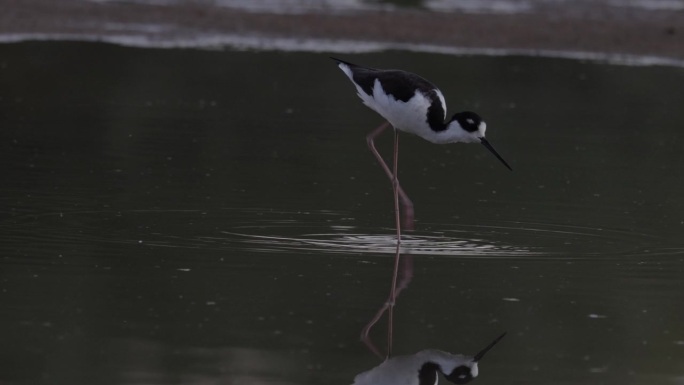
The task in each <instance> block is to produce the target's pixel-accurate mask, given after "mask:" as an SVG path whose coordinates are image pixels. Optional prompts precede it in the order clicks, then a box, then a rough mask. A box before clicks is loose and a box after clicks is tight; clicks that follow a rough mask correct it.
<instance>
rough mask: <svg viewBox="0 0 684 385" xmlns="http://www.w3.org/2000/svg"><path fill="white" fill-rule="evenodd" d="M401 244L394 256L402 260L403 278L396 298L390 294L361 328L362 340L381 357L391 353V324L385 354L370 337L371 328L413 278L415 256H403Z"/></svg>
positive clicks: (397, 287)
mask: <svg viewBox="0 0 684 385" xmlns="http://www.w3.org/2000/svg"><path fill="white" fill-rule="evenodd" d="M399 250H400V249H399V245H397V249H396V254H395V256H394V260H395V261H399V260H401V261H402V263H401V265H400V266H401V268H400V273H401V274H400V276H401V278H400V279H399V280H398V283H397V285H396V289H395V292H394V299H392V297H391V296H390V298H387V301H386V302H385V303H384V304H383V305H382V306H381V307H380V309H378V311H377V312H376V313H375V316H373V318H372V319H371V320H370V322H369V323H368V325H366V326H365V327H364V328H363V329H362V330H361V341H362V342H363V343H364V344H365V345H366V347H368V349H369V350H370V351H371V352H373V354H375V355H376V356H378V357H380V358H381V359H388V358H389V356H390V353H391V338H392V337H391V335H392V332H391V325H389V328H388V335H389V339H388V351H387V354H386V355H383V354H382V353H380V350H379V349H378V348H377V347H376V346H375V344H374V343H373V341H372V340H371V339H370V336H369V334H370V330H371V329H372V328H373V326H375V324H376V323H377V322H378V321H379V320H380V318H382V315H383V314H384V313H385V312H386V311H387V310H388V309H389V308H390V306H391V305H394V301H396V299H397V297H399V294H400V293H401V292H402V290H404V289H406V288H407V287H408V285H409V283H410V282H411V280H412V279H413V256H412V255H410V254H408V255H404V256H401V255H400V254H399Z"/></svg>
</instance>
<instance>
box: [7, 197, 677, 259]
mask: <svg viewBox="0 0 684 385" xmlns="http://www.w3.org/2000/svg"><path fill="white" fill-rule="evenodd" d="M358 222H360V220H358V219H355V218H352V217H350V216H349V213H346V212H335V211H277V210H271V209H263V208H221V209H218V210H213V211H204V210H163V209H157V210H128V211H113V210H111V211H107V210H100V211H96V210H93V211H85V210H84V211H74V212H59V213H54V212H53V213H42V214H36V215H26V216H17V217H14V218H12V219H11V220H9V221H5V222H4V223H2V224H0V227H3V228H4V231H3V234H4V236H5V237H7V242H6V244H8V245H12V244H13V245H16V246H17V247H19V245H24V246H26V245H31V244H34V245H38V244H40V245H43V246H44V247H46V248H51V249H52V248H55V247H57V248H61V247H64V246H68V247H70V248H78V246H79V245H80V246H92V245H93V244H103V245H108V244H109V245H112V244H118V245H135V247H139V246H141V245H143V246H146V247H150V248H181V249H182V248H187V249H204V250H223V251H226V250H232V251H235V250H237V251H248V252H264V253H335V254H339V253H345V254H386V255H393V254H394V253H395V252H396V236H395V234H394V230H393V229H392V228H378V227H374V226H356V223H358ZM417 227H418V228H419V229H420V230H419V231H413V232H405V233H404V234H403V236H402V243H401V252H402V253H406V254H416V255H434V256H447V257H459V258H468V257H478V258H481V257H486V258H511V257H515V258H543V259H584V258H620V257H625V256H634V255H646V254H648V255H675V254H677V255H679V254H682V253H684V251H683V250H682V248H681V247H679V246H678V245H667V243H663V242H661V239H660V238H659V237H658V236H655V235H650V234H643V233H641V234H640V233H634V232H631V231H627V230H622V229H602V228H592V227H583V226H578V225H567V224H554V223H543V222H536V223H532V222H520V221H515V222H513V221H508V222H507V221H490V222H480V223H477V224H475V223H462V222H459V223H419V224H418V226H417ZM37 234H39V235H37ZM38 241H40V242H38ZM26 247H36V246H26ZM131 247H133V246H131ZM50 251H51V250H50Z"/></svg>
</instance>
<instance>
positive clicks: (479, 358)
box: [473, 159, 510, 362]
mask: <svg viewBox="0 0 684 385" xmlns="http://www.w3.org/2000/svg"><path fill="white" fill-rule="evenodd" d="M501 161H502V162H503V159H502V160H501ZM504 163H506V162H504ZM509 168H510V167H509ZM505 335H506V332H504V334H502V335H500V336H498V337H496V339H495V340H494V341H493V342H492V343H491V344H489V345H487V347H486V348H484V349H482V350H480V352H479V353H477V354H476V355H475V357H473V361H475V362H478V361H480V360H481V359H482V357H484V355H485V354H486V353H487V352H488V351H489V349H491V348H493V347H494V345H496V343H497V342H499V341H501V339H502V338H504V336H505Z"/></svg>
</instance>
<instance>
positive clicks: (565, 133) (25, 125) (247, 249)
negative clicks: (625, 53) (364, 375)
mask: <svg viewBox="0 0 684 385" xmlns="http://www.w3.org/2000/svg"><path fill="white" fill-rule="evenodd" d="M0 58H1V59H0V85H1V87H0V175H2V178H3V181H4V183H2V184H1V185H0V189H1V190H0V191H1V192H2V194H1V195H0V197H1V199H2V211H1V215H2V217H1V220H0V227H1V230H2V231H1V232H0V253H1V254H0V269H1V270H0V303H1V304H2V306H0V312H1V313H0V315H1V316H0V330H2V331H1V332H0V383H2V384H34V383H35V384H43V383H44V384H174V383H183V384H189V383H192V384H321V383H330V384H333V383H339V384H346V383H351V381H352V379H353V377H354V375H355V374H356V373H358V372H361V371H363V370H366V369H368V368H370V367H372V366H374V365H377V364H379V361H378V360H377V359H376V358H375V357H374V356H372V355H371V354H370V353H369V352H368V351H367V350H366V349H365V347H364V346H363V345H362V344H361V343H360V342H358V334H359V332H360V329H361V327H362V326H363V325H364V324H365V323H366V322H367V321H368V319H369V318H370V316H371V315H372V314H373V313H374V312H375V310H376V309H377V307H378V306H379V305H380V304H381V303H382V302H383V301H384V300H385V297H386V295H387V289H388V286H389V278H390V276H389V275H390V269H391V265H392V257H393V248H392V237H391V236H392V233H393V213H392V202H391V189H390V184H389V182H388V181H387V180H386V179H385V177H384V175H383V174H382V171H381V169H380V168H379V167H378V166H377V164H375V162H374V159H373V157H372V155H371V154H370V153H369V152H368V151H367V149H366V147H365V135H366V133H367V132H368V131H369V130H370V129H372V128H374V127H375V126H376V125H378V124H379V123H380V122H381V120H380V118H379V117H378V116H376V115H375V114H374V113H373V112H372V111H370V110H368V109H366V108H365V107H363V106H362V105H361V104H360V102H359V101H358V99H357V98H356V96H355V95H354V91H353V89H352V86H351V85H350V84H349V83H348V80H347V79H346V78H345V77H344V76H343V74H342V73H341V72H340V71H339V70H338V69H337V68H336V67H335V65H334V63H333V62H332V61H330V60H329V59H328V58H327V56H326V55H324V54H301V53H297V54H285V53H252V52H231V51H224V52H221V51H214V52H211V51H194V50H141V49H131V48H120V47H114V46H108V45H100V44H81V43H21V44H11V45H2V46H0ZM346 58H348V59H349V60H351V61H356V62H360V63H364V64H368V65H373V66H377V67H392V66H400V67H402V68H405V69H410V70H413V71H415V72H418V73H421V74H424V75H426V76H427V77H428V78H429V79H430V80H432V81H434V82H435V83H437V84H439V85H440V87H441V89H442V91H443V92H444V94H445V96H446V98H447V101H448V103H447V104H448V105H449V106H451V107H450V108H451V110H450V112H451V113H453V112H454V108H457V109H472V110H475V111H478V112H480V113H481V114H482V115H483V116H484V117H485V118H486V119H487V121H488V123H489V125H488V127H489V131H488V138H489V140H490V141H491V142H492V143H493V144H494V145H495V146H496V147H497V149H498V150H499V152H500V153H501V154H502V155H503V156H504V157H505V158H506V159H507V160H508V162H509V163H511V165H512V167H513V168H514V170H515V171H514V172H509V171H508V170H506V169H505V168H504V167H503V166H502V165H501V164H500V163H499V162H498V161H497V160H496V159H495V158H494V157H493V156H491V154H489V153H488V152H487V151H486V150H485V149H484V148H482V146H475V145H449V146H436V145H432V144H429V143H427V142H424V141H422V140H419V139H417V138H413V137H409V136H406V135H405V136H403V137H402V154H401V159H400V168H401V180H402V184H403V186H404V188H405V189H406V190H407V192H408V193H409V195H410V196H411V197H412V199H413V201H414V202H415V204H416V231H415V232H413V233H411V234H410V238H409V239H408V241H407V243H406V245H407V246H406V250H405V252H406V253H411V254H413V255H414V263H415V276H414V279H413V281H412V282H411V284H410V286H409V288H408V289H407V290H406V291H405V292H403V293H402V296H401V298H400V299H399V303H398V307H397V311H396V322H397V324H396V331H395V333H396V334H395V349H396V350H395V351H396V353H413V352H415V351H417V350H420V349H424V348H428V347H430V348H441V349H444V350H448V351H451V352H456V353H469V354H472V353H475V352H476V351H477V350H478V349H480V348H481V347H482V346H483V345H484V344H486V343H487V342H489V341H490V340H491V339H492V338H494V337H495V336H496V335H498V334H499V333H501V332H502V331H508V333H509V335H508V336H507V337H506V338H505V339H504V340H503V341H502V342H501V343H500V345H499V346H497V347H496V349H495V350H493V351H492V353H490V355H489V356H488V357H487V359H486V361H485V362H483V363H482V365H481V366H480V371H481V375H480V377H479V378H478V379H477V383H478V384H482V385H484V384H684V310H683V309H684V308H683V307H682V304H684V236H683V235H684V204H683V203H682V202H683V200H682V196H684V180H683V178H682V172H683V171H684V158H683V157H682V148H683V146H684V136H683V134H682V132H683V131H682V127H684V109H682V105H684V88H683V87H680V86H677V85H680V84H683V82H684V71H683V70H682V69H673V68H663V67H641V68H633V67H619V66H609V65H602V64H595V63H582V62H575V61H569V60H552V59H538V58H537V59H532V58H519V57H510V58H482V57H449V56H440V55H429V54H410V53H384V54H375V55H362V56H361V55H358V56H353V55H352V56H347V57H346ZM390 137H391V136H389V135H388V136H387V137H385V138H384V140H383V141H381V147H382V151H387V150H389V145H390V144H391V140H390ZM383 335H384V331H383V326H382V325H381V326H379V327H378V328H377V329H376V330H375V332H374V338H375V340H376V342H378V344H379V345H382V344H383Z"/></svg>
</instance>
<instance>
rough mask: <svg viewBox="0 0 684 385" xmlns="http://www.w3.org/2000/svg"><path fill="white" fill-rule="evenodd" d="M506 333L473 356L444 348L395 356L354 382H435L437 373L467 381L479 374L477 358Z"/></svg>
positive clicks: (412, 384)
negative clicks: (443, 349)
mask: <svg viewBox="0 0 684 385" xmlns="http://www.w3.org/2000/svg"><path fill="white" fill-rule="evenodd" d="M505 335H506V333H504V334H502V335H500V336H499V337H498V338H497V339H495V340H494V341H493V342H492V343H490V344H489V345H488V346H487V347H486V348H484V349H482V350H481V351H480V352H479V353H477V354H476V355H475V356H473V357H469V356H464V355H461V354H451V353H447V352H443V351H441V350H423V351H420V352H418V353H416V354H413V355H408V356H398V357H394V358H391V359H389V360H387V361H385V362H383V363H382V364H380V365H378V366H376V367H375V368H373V369H371V370H369V371H366V372H363V373H361V374H359V375H357V376H356V377H355V378H354V384H353V385H397V384H405V385H436V384H437V382H438V374H437V373H441V374H442V375H443V376H444V377H445V378H446V379H447V380H449V381H451V382H453V383H454V384H467V383H468V382H470V381H471V380H472V379H473V378H475V377H477V375H478V374H479V369H478V366H477V364H478V362H479V361H480V360H481V359H482V357H484V355H485V353H487V351H489V349H491V348H492V347H493V346H494V345H496V343H497V342H499V341H500V340H501V339H502V338H503V337H504V336H505Z"/></svg>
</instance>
